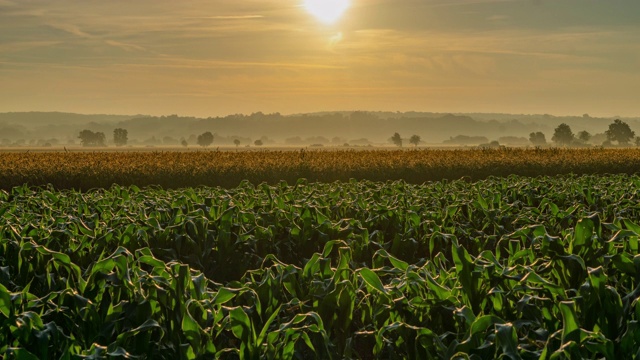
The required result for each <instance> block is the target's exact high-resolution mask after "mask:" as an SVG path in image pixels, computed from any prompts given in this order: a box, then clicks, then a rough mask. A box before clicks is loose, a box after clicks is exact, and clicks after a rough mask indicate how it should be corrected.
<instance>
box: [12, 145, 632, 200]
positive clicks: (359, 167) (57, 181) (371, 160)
mask: <svg viewBox="0 0 640 360" xmlns="http://www.w3.org/2000/svg"><path fill="white" fill-rule="evenodd" d="M637 172H640V149H637V148H625V149H602V148H589V149H558V148H549V149H511V148H500V147H499V148H498V149H495V150H494V149H487V150H481V149H477V150H393V151H385V150H372V151H365V150H363V151H356V150H336V151H322V150H318V151H263V150H260V151H238V152H235V151H233V152H229V151H226V152H225V151H199V152H36V153H33V152H24V153H18V152H13V153H0V188H3V189H7V190H9V189H11V188H12V187H13V186H18V185H22V184H25V183H27V184H30V185H46V184H52V185H54V186H55V187H56V188H58V189H69V188H74V189H83V190H88V189H91V188H96V187H110V186H111V185H112V184H120V185H125V186H126V185H137V186H145V185H161V186H163V187H165V188H178V187H188V186H198V185H208V186H218V185H219V186H223V187H235V186H237V185H238V184H240V182H242V181H243V180H245V179H246V180H249V181H251V182H252V183H254V184H259V183H261V182H268V183H271V184H275V183H278V182H279V181H280V180H285V181H287V182H290V183H291V182H295V181H297V179H299V178H301V177H304V178H307V179H309V180H310V181H323V182H332V181H336V180H342V181H348V180H349V179H352V178H353V179H367V180H373V181H386V180H401V179H403V180H405V181H407V182H409V183H414V184H420V183H423V182H425V181H434V180H441V179H449V180H453V179H460V178H462V177H465V178H467V179H469V180H479V179H484V178H487V177H489V176H492V175H493V176H507V175H510V174H516V175H525V176H539V175H555V174H569V173H574V174H594V173H595V174H605V173H627V174H634V173H637Z"/></svg>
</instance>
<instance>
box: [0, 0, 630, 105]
mask: <svg viewBox="0 0 640 360" xmlns="http://www.w3.org/2000/svg"><path fill="white" fill-rule="evenodd" d="M639 36H640V2H638V1H636V0H617V1H601V0H600V1H598V0H587V1H585V0H564V1H552V0H446V1H445V0H406V1H404V0H403V1H397V0H393V1H392V0H350V1H347V0H243V1H235V0H234V1H231V0H216V1H210V0H207V1H205V0H183V1H179V2H176V1H168V0H137V1H134V2H131V1H93V0H92V1H86V0H56V1H48V0H47V1H45V0H34V1H21V0H0V81H1V83H2V86H0V112H7V111H32V110H33V111H70V112H80V113H117V114H152V115H163V114H180V115H194V116H205V117H206V116H217V115H226V114H233V113H252V112H257V111H262V112H266V113H268V112H281V113H299V112H313V111H329V110H384V111H412V110H413V111H433V112H508V113H549V114H555V115H581V114H583V113H589V114H591V115H601V116H612V115H620V116H637V115H640V101H638V100H637V98H638V94H639V93H640V42H638V39H639V38H640V37H639Z"/></svg>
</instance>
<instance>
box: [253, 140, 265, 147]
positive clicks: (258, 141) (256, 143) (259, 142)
mask: <svg viewBox="0 0 640 360" xmlns="http://www.w3.org/2000/svg"><path fill="white" fill-rule="evenodd" d="M253 144H254V145H255V146H262V144H263V143H262V140H260V139H258V140H256V141H254V142H253Z"/></svg>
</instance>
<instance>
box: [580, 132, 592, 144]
mask: <svg viewBox="0 0 640 360" xmlns="http://www.w3.org/2000/svg"><path fill="white" fill-rule="evenodd" d="M578 140H580V141H582V142H583V143H587V142H589V140H591V134H589V132H588V131H586V130H582V131H580V132H579V133H578Z"/></svg>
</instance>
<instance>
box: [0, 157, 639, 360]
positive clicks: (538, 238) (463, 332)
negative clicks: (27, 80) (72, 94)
mask: <svg viewBox="0 0 640 360" xmlns="http://www.w3.org/2000/svg"><path fill="white" fill-rule="evenodd" d="M589 151H590V152H588V153H587V154H589V155H590V156H585V153H584V152H583V153H580V152H579V151H575V152H574V151H564V150H557V151H556V152H551V150H548V151H547V150H544V151H543V152H546V153H545V156H546V158H547V159H548V161H547V162H546V163H544V164H546V165H544V166H546V167H544V169H549V171H551V169H552V168H553V166H556V167H557V166H559V165H558V164H564V166H565V167H564V168H561V169H557V168H556V169H555V170H556V172H564V171H566V172H569V171H571V170H573V171H575V169H580V168H581V167H580V166H584V167H585V169H586V166H587V164H589V163H590V161H597V159H602V158H607V159H609V160H610V161H609V162H606V163H605V162H602V161H601V162H600V164H601V167H600V168H595V171H597V172H613V171H614V170H615V169H619V168H622V166H623V165H624V164H627V165H628V166H629V168H628V169H630V170H629V171H631V169H634V166H635V167H637V166H639V164H640V163H639V162H638V160H637V158H638V154H640V153H639V152H638V151H636V150H625V151H613V150H589ZM239 154H242V153H239ZM364 154H365V155H367V154H366V153H364ZM438 154H440V155H443V154H447V156H444V157H443V158H444V159H448V160H447V161H453V160H454V159H458V161H459V162H460V163H463V164H465V165H464V166H468V167H471V166H472V165H473V164H476V166H478V168H477V169H485V168H484V167H486V170H482V171H487V173H484V172H482V171H480V170H478V171H479V172H478V173H465V174H464V175H465V176H468V177H469V178H467V179H464V180H442V181H433V182H426V183H423V184H411V182H410V181H369V180H350V181H339V182H338V181H336V182H323V183H320V182H318V183H316V182H308V181H307V180H296V181H292V182H289V183H287V182H284V181H281V182H277V181H275V182H273V183H272V184H267V183H262V184H259V185H252V184H251V183H250V182H248V181H244V182H239V183H238V184H236V185H235V186H228V187H227V188H222V187H204V186H201V187H187V188H177V189H173V190H171V189H163V188H160V187H157V186H151V187H143V186H118V185H114V186H110V185H109V186H106V187H105V188H98V187H100V186H101V185H102V184H103V183H107V182H110V181H112V180H113V179H116V178H118V177H119V176H125V174H134V173H135V171H141V169H142V170H144V169H145V167H144V166H145V165H144V164H145V163H144V162H142V161H139V162H138V163H136V161H132V159H133V158H131V157H130V156H133V155H130V154H127V153H122V154H115V155H108V156H116V157H115V158H113V157H108V156H107V155H104V154H101V153H96V154H88V155H87V156H88V157H86V158H80V159H81V161H76V162H74V161H73V160H72V159H78V157H75V158H73V157H70V156H69V155H65V154H56V155H52V154H45V155H43V156H48V158H46V159H48V162H47V160H45V158H39V157H37V156H35V155H38V154H28V156H27V155H24V154H18V155H20V156H23V157H20V158H19V159H17V158H14V157H12V156H18V155H11V156H8V155H6V154H2V155H1V156H0V159H2V160H1V161H0V163H1V167H2V169H3V170H2V171H1V172H0V174H2V175H1V176H4V177H5V178H3V180H2V181H3V183H4V181H8V180H7V179H16V178H17V179H20V178H19V176H35V175H34V174H40V175H39V176H40V177H34V179H37V181H43V182H44V181H50V180H51V179H62V175H61V174H63V172H64V171H69V174H70V175H69V178H68V179H67V181H69V182H70V183H68V184H69V185H70V186H69V187H77V188H84V189H85V190H86V188H89V187H95V188H96V189H92V190H87V191H83V192H80V191H75V190H57V189H56V188H54V187H52V186H46V187H33V186H26V185H25V186H17V187H14V188H11V189H9V190H4V191H0V353H2V354H4V356H5V358H7V359H12V358H17V359H35V358H40V359H59V358H62V359H69V358H91V359H97V358H107V357H110V358H111V357H114V358H148V359H162V358H164V359H176V358H185V359H194V358H223V359H237V358H240V359H256V358H282V359H302V358H304V359H309V358H320V359H329V358H334V359H343V358H346V359H394V358H397V359H436V358H437V359H494V358H508V359H520V358H522V359H539V358H540V359H561V358H607V359H633V358H638V357H640V351H639V350H638V349H640V329H639V325H638V320H640V304H639V303H638V299H639V298H640V286H639V285H638V284H640V282H639V276H640V256H639V255H637V254H638V236H639V235H638V234H640V220H639V219H640V207H639V206H638V203H639V202H640V177H639V176H637V175H626V174H617V175H610V174H609V175H581V176H578V175H556V176H537V177H526V176H514V175H512V176H508V177H504V178H498V177H488V176H487V174H488V169H489V168H491V167H492V166H494V167H495V166H498V165H495V164H504V165H502V166H503V168H504V169H506V168H507V166H509V167H511V168H512V170H513V169H515V170H518V169H525V166H524V162H525V160H526V161H531V162H533V161H534V160H535V159H538V161H539V162H538V163H535V162H533V165H532V169H533V170H531V171H538V170H540V169H542V168H541V167H537V166H543V165H539V164H542V163H543V162H542V160H541V159H543V158H545V157H544V156H542V155H540V156H539V155H537V152H535V151H529V152H526V153H518V155H519V156H522V155H523V154H524V155H526V156H529V157H525V160H522V164H521V165H518V163H516V162H515V160H513V158H511V157H510V156H512V155H511V154H512V153H511V152H509V151H498V152H468V153H465V152H451V153H438ZM553 154H560V155H557V156H555V157H554V156H553ZM290 155H292V156H295V157H294V158H291V159H289V158H286V157H287V156H290ZM338 155H339V156H338ZM430 155H431V152H417V153H412V152H388V153H383V154H382V153H372V154H368V156H372V157H376V156H377V157H379V158H380V159H381V160H380V161H379V162H378V163H376V164H375V165H372V164H371V162H370V161H368V160H367V158H357V157H355V155H354V154H352V153H344V154H339V153H333V154H330V155H328V154H326V153H304V155H303V154H300V153H286V154H285V153H275V154H264V156H263V161H262V162H260V161H258V160H259V159H260V158H256V157H253V156H255V155H246V156H247V158H246V160H245V161H246V162H244V163H243V162H242V161H240V162H239V164H240V165H236V166H238V167H240V168H241V169H243V171H247V169H251V168H252V166H253V168H256V169H259V170H255V171H256V174H261V175H260V176H266V175H264V174H263V173H261V171H267V170H266V169H268V168H269V166H268V165H265V163H266V164H271V163H270V162H271V161H273V164H281V165H279V166H280V167H276V170H273V171H275V174H281V173H282V172H283V171H287V170H288V171H291V176H294V174H299V173H298V172H297V171H301V170H300V169H308V170H307V171H309V173H308V174H317V176H320V175H319V174H321V173H320V172H319V170H317V168H318V167H323V166H324V167H323V169H325V170H326V169H327V168H332V166H336V167H337V169H341V167H340V166H344V165H332V164H335V163H326V162H323V161H326V158H323V157H325V156H337V157H335V158H334V160H335V161H339V160H340V159H341V158H342V157H347V156H354V157H353V158H352V159H358V161H356V160H351V161H353V162H354V163H353V166H354V168H353V169H354V170H349V169H350V168H342V169H343V170H344V173H341V174H343V175H344V176H351V177H358V176H352V175H353V174H354V173H355V171H365V172H364V174H367V175H370V176H373V175H375V174H376V172H375V169H378V170H380V169H394V166H398V167H399V168H401V169H404V170H398V171H399V172H398V173H397V175H398V176H399V175H407V174H413V173H412V172H411V171H415V174H418V172H417V169H420V170H421V171H425V169H431V170H432V171H434V172H435V169H439V168H438V166H443V165H442V164H443V163H445V160H439V161H440V162H438V163H437V164H440V165H431V166H433V167H432V168H429V167H428V166H429V165H428V164H429V162H428V161H427V160H425V158H428V157H429V156H430ZM29 156H34V157H33V158H30V157H29ZM74 156H77V154H74ZM180 156H181V155H177V154H163V153H160V154H146V155H145V159H149V160H148V162H147V163H146V164H147V165H146V166H150V165H149V164H155V166H156V167H155V168H156V169H167V171H168V172H167V173H165V172H163V171H162V170H155V171H156V172H158V173H159V174H158V175H157V176H161V177H162V178H167V179H169V178H171V176H174V175H175V174H176V173H179V171H185V176H186V175H187V169H188V168H187V167H186V166H185V167H181V166H178V165H177V163H175V162H174V163H171V162H169V160H170V159H182V158H180ZM235 156H240V157H239V158H238V157H236V158H234V159H236V160H237V159H245V158H242V156H245V155H235ZM563 156H564V157H563ZM467 157H468V158H472V159H474V160H473V161H472V160H470V159H468V158H467ZM498 158H499V159H502V160H501V162H498V160H497V159H498ZM514 158H515V156H514ZM594 158H595V160H594ZM20 159H22V160H20ZM114 159H117V160H119V161H120V162H118V164H120V165H119V166H115V165H113V164H114V163H113V160H114ZM190 159H191V160H192V162H191V164H192V165H194V167H195V168H196V170H195V171H198V170H197V169H198V165H199V164H209V165H201V166H203V168H204V169H205V170H202V171H203V174H205V175H207V174H208V175H212V174H218V175H217V176H220V178H215V181H218V182H221V183H224V180H223V179H224V178H223V177H222V175H220V174H226V175H228V176H231V175H230V174H234V171H240V170H237V169H236V168H234V167H233V166H232V165H231V163H232V162H230V161H229V162H225V160H224V159H225V158H224V156H223V154H217V153H200V154H199V155H198V156H197V157H193V158H190ZM285 159H289V160H290V161H289V162H287V161H283V160H285ZM296 159H297V161H296ZM369 159H371V158H369ZM382 159H384V161H382ZM412 159H413V160H412ZM487 159H489V160H487ZM510 159H511V160H510ZM571 159H581V161H582V162H579V163H578V165H576V164H575V163H572V162H571ZM27 160H28V162H27V163H24V164H22V163H21V162H20V161H27ZM107 160H109V161H107ZM205 160H206V161H205ZM183 161H185V162H186V160H183ZM8 164H14V165H13V166H16V165H15V164H21V165H20V166H16V167H15V168H13V167H9V165H8ZM38 164H47V165H48V166H42V165H38ZM79 164H84V165H83V166H81V165H79ZM125 164H129V165H125ZM161 164H164V165H165V166H166V167H162V166H161ZM282 164H284V165H282ZM323 164H324V165H323ZM536 164H538V165H536ZM549 164H555V165H549ZM127 166H129V167H127ZM137 166H140V168H137ZM304 166H306V167H304ZM376 166H377V167H376ZM412 166H413V167H412ZM483 166H484V167H483ZM518 166H520V167H518ZM34 167H37V168H38V169H39V170H38V171H41V172H42V173H38V172H36V171H35V170H33V168H34ZM360 167H361V168H362V169H364V170H355V169H358V168H360ZM151 168H153V166H152V167H151ZM7 169H13V170H12V171H13V172H10V173H9V175H7V173H6V171H7ZM74 169H75V170H74ZM91 169H93V171H94V173H89V171H91ZM105 169H106V170H105ZM136 169H137V170H136ZM169 169H173V170H171V171H169ZM176 169H177V170H176ZM180 169H182V170H180ZM220 169H226V170H220ZM407 169H409V170H407ZM465 169H467V170H468V168H465ZM474 169H475V168H474ZM325 170H323V171H325ZM74 171H75V172H74ZM224 171H227V172H224ZM316 171H317V172H316ZM336 171H337V170H336ZM350 171H353V172H350ZM403 171H407V172H408V173H404V172H403ZM452 171H453V170H452ZM151 172H152V171H149V173H151ZM249 173H250V174H251V172H249ZM420 173H422V172H420ZM21 174H22V175H21ZM56 174H57V175H56ZM80 174H84V175H90V177H91V179H93V181H95V183H93V184H91V183H90V182H89V181H90V180H82V179H80V178H78V177H76V176H80ZM275 174H274V175H273V176H274V179H275V176H277V175H275ZM302 174H305V173H304V172H302ZM391 174H396V173H394V172H392V173H391ZM429 174H430V173H429V172H428V171H427V175H424V176H425V177H428V176H436V175H429ZM448 174H454V173H453V172H452V173H448ZM205 175H197V174H189V176H194V177H195V178H196V179H199V180H203V179H205V178H206V176H205ZM56 176H57V177H56ZM109 176H112V177H109ZM131 176H133V175H131ZM139 176H149V175H148V173H145V172H143V174H142V175H139ZM198 176H202V177H198ZM255 176H258V175H255ZM341 176H342V175H341ZM416 176H417V175H416ZM451 176H453V175H451ZM103 177H106V179H105V178H103ZM392 177H393V176H392ZM476 177H477V178H484V179H482V180H478V181H469V180H471V179H475V178H476ZM311 178H312V179H316V178H314V177H311ZM362 178H367V176H362ZM409 178H410V179H412V180H415V181H417V180H418V179H417V178H416V179H413V178H411V177H410V176H409ZM126 179H127V178H126V177H124V178H122V180H123V182H124V183H126V182H127V181H125V180H126ZM141 179H143V178H136V177H133V178H131V179H129V180H128V181H131V182H132V183H133V182H137V181H140V180H141ZM151 179H156V178H151ZM185 179H186V178H185ZM270 179H271V178H266V179H265V180H270ZM37 181H36V183H37ZM59 181H62V180H59ZM73 181H77V183H74V182H73ZM83 181H85V182H83ZM167 181H172V180H167ZM173 181H176V182H177V183H170V184H164V185H165V186H167V187H171V186H176V187H179V186H180V185H182V183H180V182H179V181H182V180H173ZM184 181H187V180H184ZM203 181H204V180H203ZM234 181H235V180H234ZM54 183H55V182H54ZM232 183H233V181H231V180H229V181H228V183H224V185H230V184H232ZM71 184H73V185H71ZM61 185H63V184H61V183H56V186H61ZM5 186H6V185H5Z"/></svg>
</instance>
